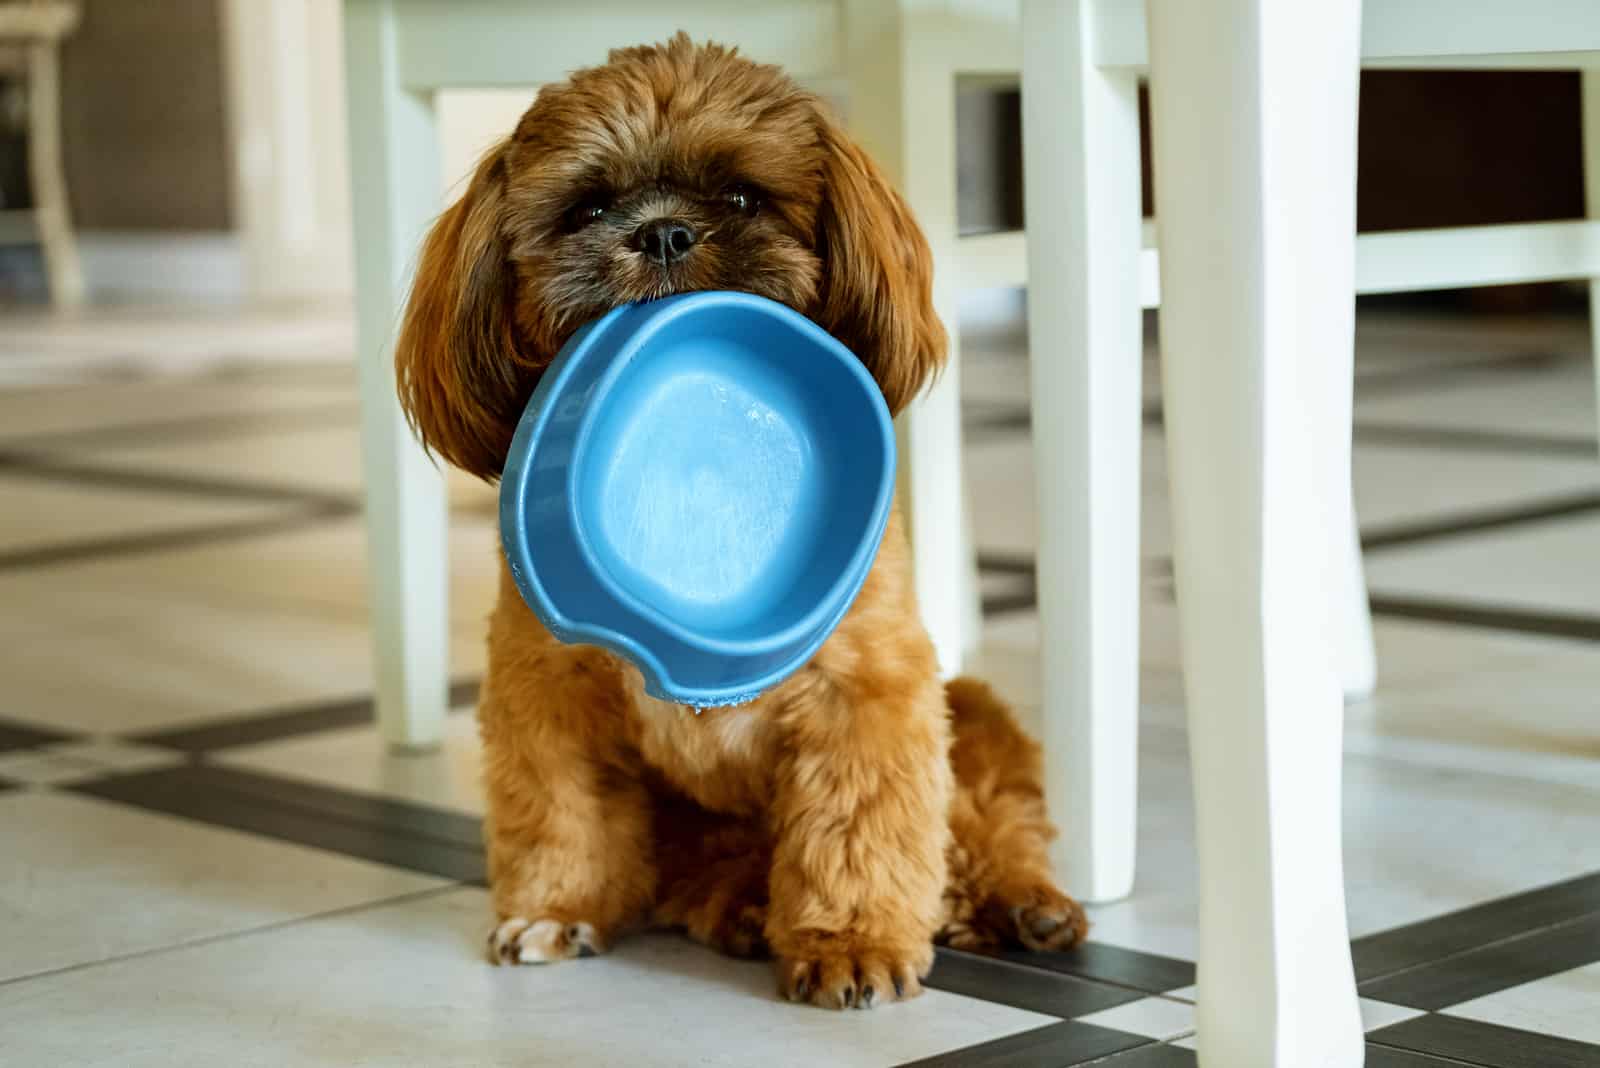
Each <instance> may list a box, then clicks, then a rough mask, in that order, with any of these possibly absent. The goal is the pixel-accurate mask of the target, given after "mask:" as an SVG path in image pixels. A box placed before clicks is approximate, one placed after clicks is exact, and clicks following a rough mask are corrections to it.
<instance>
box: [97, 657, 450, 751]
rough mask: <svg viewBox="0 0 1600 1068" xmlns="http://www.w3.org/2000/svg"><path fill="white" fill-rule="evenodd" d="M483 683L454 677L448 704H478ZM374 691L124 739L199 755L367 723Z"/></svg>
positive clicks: (282, 706) (156, 731) (369, 718)
mask: <svg viewBox="0 0 1600 1068" xmlns="http://www.w3.org/2000/svg"><path fill="white" fill-rule="evenodd" d="M481 686H482V678H481V676H476V675H470V676H464V677H461V678H454V679H451V680H450V688H449V691H448V692H447V693H446V695H445V696H446V702H447V710H448V711H449V712H455V711H457V710H461V711H465V710H466V706H469V705H475V704H476V703H477V700H478V691H479V689H480V688H481ZM375 701H376V696H375V695H374V694H372V693H370V692H369V693H363V694H356V695H353V696H348V697H335V698H329V699H324V700H319V701H304V702H299V703H296V704H291V705H280V706H277V707H275V708H269V709H257V710H253V711H247V712H244V713H242V714H240V715H229V716H224V717H221V718H218V719H214V720H208V721H205V722H202V723H193V724H189V725H186V726H182V727H158V728H155V729H153V730H147V731H141V732H138V733H135V734H131V735H122V736H117V737H118V738H119V740H121V741H127V742H134V743H137V744H140V745H152V746H160V747H162V748H166V749H171V750H173V751H174V752H182V753H189V754H190V755H192V756H196V757H198V756H200V755H203V754H207V753H215V752H223V751H226V750H229V749H234V748H238V747H241V746H250V745H257V744H261V743H265V742H278V741H284V740H287V739H290V738H298V737H301V736H304V735H308V734H319V733H321V732H323V731H329V730H338V729H340V728H344V727H356V726H363V725H365V724H368V723H371V722H372V721H373V719H374V718H375Z"/></svg>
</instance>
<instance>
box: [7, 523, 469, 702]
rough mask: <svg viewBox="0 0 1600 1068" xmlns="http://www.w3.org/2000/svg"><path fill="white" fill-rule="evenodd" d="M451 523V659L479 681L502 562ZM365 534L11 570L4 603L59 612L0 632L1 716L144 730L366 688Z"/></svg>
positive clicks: (336, 533) (465, 526)
mask: <svg viewBox="0 0 1600 1068" xmlns="http://www.w3.org/2000/svg"><path fill="white" fill-rule="evenodd" d="M452 535H453V536H452V563H453V565H454V568H453V571H454V574H453V578H452V586H451V593H452V616H453V620H454V622H453V626H452V634H451V637H452V645H451V670H452V672H453V673H454V674H456V675H457V676H458V677H469V676H472V675H475V674H478V673H480V672H481V671H482V670H483V663H484V656H485V646H484V638H485V634H486V629H487V628H486V623H485V620H486V619H487V616H488V612H489V607H490V605H491V604H492V603H493V598H494V595H495V586H496V582H497V579H498V571H497V568H498V564H497V562H496V557H495V555H494V554H495V552H496V550H495V547H494V532H493V528H492V526H490V525H488V524H486V523H483V522H462V523H457V524H456V525H455V529H454V530H453V532H452ZM364 546H365V542H364V536H363V533H362V530H361V525H360V522H359V521H358V520H350V521H348V522H344V523H340V524H337V525H335V527H334V528H333V529H329V530H322V529H313V530H306V531H301V532H297V533H292V534H284V535H280V536H276V537H269V538H255V539H249V540H247V541H238V542H228V543H225V544H215V545H206V546H198V547H195V548H191V549H185V550H176V551H170V552H160V553H150V554H139V555H137V556H126V557H117V558H111V559H105V560H100V561H94V562H85V563H81V564H73V565H70V566H69V565H63V566H56V567H51V568H46V569H37V570H25V571H12V572H7V573H3V574H0V604H5V605H7V606H8V607H10V606H15V611H17V613H18V614H19V615H27V616H29V617H30V618H35V619H39V620H46V621H49V622H48V626H46V625H45V624H43V623H41V624H37V625H36V626H35V627H34V628H32V629H31V630H29V631H24V632H22V633H20V634H18V635H16V636H14V637H12V636H8V637H9V638H10V640H8V641H7V642H5V643H3V644H0V677H4V678H5V679H6V684H7V685H6V687H5V690H4V692H0V717H7V718H11V719H16V720H19V721H23V722H28V723H35V724H39V725H43V726H57V727H61V728H64V729H74V730H81V731H90V732H97V733H133V732H138V731H146V730H156V729H161V728H166V727H175V726H184V725H191V724H195V723H200V722H206V721H210V720H217V719H223V718H228V717H232V716H238V715H243V714H247V713H252V712H257V711H261V710H266V709H275V708H280V707H284V706H288V705H295V704H303V703H307V702H316V701H327V700H329V699H333V698H345V697H351V696H359V695H361V694H364V693H370V692H371V688H372V646H371V642H372V638H371V633H370V631H369V630H368V628H367V604H366V596H367V588H366V581H365V576H364V573H363V572H364V562H363V561H364ZM8 614H9V613H8Z"/></svg>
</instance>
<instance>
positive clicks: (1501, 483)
mask: <svg viewBox="0 0 1600 1068" xmlns="http://www.w3.org/2000/svg"><path fill="white" fill-rule="evenodd" d="M1143 458H1144V459H1143V467H1142V473H1141V484H1142V495H1141V496H1142V501H1141V518H1142V522H1141V531H1142V533H1141V543H1140V552H1141V554H1142V555H1143V556H1144V557H1146V558H1151V557H1167V556H1170V555H1171V553H1172V521H1171V511H1170V508H1169V505H1168V500H1167V459H1166V445H1165V438H1164V437H1163V435H1162V434H1161V433H1160V432H1159V431H1157V430H1153V429H1147V430H1146V431H1145V434H1144V446H1143ZM1034 461H1035V458H1034V456H1033V447H1032V439H1031V438H1030V437H1029V436H1028V435H1026V434H1016V435H1013V436H1009V437H998V438H988V439H983V440H977V441H974V442H972V443H971V445H970V446H969V447H968V449H967V453H966V484H967V495H968V500H969V501H970V502H971V507H972V512H973V527H974V537H975V538H976V541H977V545H978V548H979V549H980V550H987V551H991V552H1002V553H1026V554H1031V553H1032V552H1033V551H1034V548H1035V545H1036V530H1035V527H1036V525H1037V522H1038V520H1037V515H1036V512H1035V508H1034V482H1033V480H1034V470H1035V468H1034ZM1597 487H1600V473H1597V470H1596V467H1595V464H1594V461H1593V460H1591V459H1589V458H1587V457H1574V456H1554V457H1552V456H1543V455H1528V454H1510V453H1507V454H1495V453H1483V452H1475V451H1470V452H1469V451H1465V450H1444V449H1424V448H1416V447H1401V446H1395V445H1378V444H1368V443H1362V442H1358V443H1357V444H1356V448H1355V491H1356V511H1357V515H1358V516H1359V517H1360V521H1361V525H1362V529H1363V530H1367V531H1373V530H1380V529H1384V528H1391V527H1394V526H1398V525H1401V524H1410V523H1416V522H1420V521H1423V520H1440V519H1445V518H1455V517H1458V516H1461V515H1466V514H1471V513H1474V512H1481V511H1485V510H1492V509H1500V508H1507V507H1513V506H1516V505H1520V504H1524V503H1526V502H1528V501H1531V500H1537V499H1540V498H1550V497H1558V496H1565V495H1569V494H1574V493H1580V492H1588V491H1592V490H1594V489H1596V488H1597ZM1399 552H1401V550H1399V549H1395V550H1385V552H1384V553H1383V554H1381V556H1379V557H1378V559H1380V560H1388V559H1389V558H1390V557H1391V556H1393V555H1395V554H1398V553H1399ZM1369 579H1370V576H1369ZM1378 588H1383V587H1381V586H1380V587H1378Z"/></svg>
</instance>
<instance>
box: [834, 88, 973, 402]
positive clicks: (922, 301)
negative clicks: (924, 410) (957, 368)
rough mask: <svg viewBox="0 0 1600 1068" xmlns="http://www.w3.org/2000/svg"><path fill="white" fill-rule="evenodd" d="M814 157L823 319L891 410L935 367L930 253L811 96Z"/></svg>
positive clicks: (896, 201)
mask: <svg viewBox="0 0 1600 1068" xmlns="http://www.w3.org/2000/svg"><path fill="white" fill-rule="evenodd" d="M816 114H817V118H816V122H817V129H818V144H819V145H820V146H821V148H822V150H823V152H824V153H825V158H824V162H823V174H822V180H823V193H822V197H823V199H822V207H821V210H820V211H819V212H818V214H817V251H818V254H819V255H820V257H821V259H822V271H823V278H822V286H821V294H820V297H819V303H820V305H821V310H820V312H819V314H818V316H817V318H818V321H819V322H820V323H821V324H822V326H823V327H824V328H825V329H826V330H827V331H828V332H829V333H831V334H833V335H834V336H835V337H837V338H838V339H839V340H840V341H842V342H844V344H845V345H846V346H848V347H849V348H850V350H851V351H853V352H854V353H855V354H856V355H857V356H858V357H860V359H861V361H862V362H863V363H864V364H866V366H867V370H869V371H871V372H872V377H873V378H875V379H877V381H878V387H879V388H880V389H882V390H883V396H884V399H885V400H886V401H888V403H889V410H890V411H891V412H895V413H899V411H900V410H901V409H902V408H904V407H905V406H906V405H907V404H909V403H910V402H911V399H912V398H913V397H915V396H916V395H917V393H918V391H920V390H921V389H922V387H923V386H924V385H926V384H927V382H928V380H929V379H930V378H932V377H933V376H934V375H935V374H937V373H938V371H939V369H940V368H941V367H943V366H944V359H945V333H944V326H943V324H941V323H940V322H939V317H938V316H937V315H935V314H934V310H933V254H932V253H931V252H930V251H929V250H928V242H927V239H926V238H924V237H923V236H922V231H921V230H920V229H918V227H917V224H916V221H915V220H914V219H912V218H911V212H910V211H909V210H908V209H907V208H906V204H905V201H904V200H902V199H900V194H899V193H897V192H895V190H894V187H892V186H891V185H890V184H889V182H888V180H887V179H885V178H884V176H883V174H882V172H880V171H879V170H878V168H877V165H876V164H874V163H873V162H872V160H871V159H870V158H869V157H868V156H867V154H866V153H865V152H863V151H862V150H861V147H860V146H859V145H857V144H856V143H855V142H854V141H852V140H851V139H850V137H849V135H848V134H846V133H845V132H844V130H843V129H842V128H841V127H840V126H839V124H838V122H837V121H835V120H834V119H833V118H832V117H831V116H829V115H827V114H826V113H825V112H824V111H823V108H822V105H821V104H820V103H819V104H818V106H817V112H816Z"/></svg>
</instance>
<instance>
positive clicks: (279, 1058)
mask: <svg viewBox="0 0 1600 1068" xmlns="http://www.w3.org/2000/svg"><path fill="white" fill-rule="evenodd" d="M487 915H488V905H487V902H486V900H485V895H484V894H483V893H482V892H481V891H478V890H468V889H463V890H458V891H453V892H449V893H445V894H441V895H436V896H431V897H427V898H423V899H419V900H414V901H411V902H408V903H404V904H396V905H392V906H385V907H380V908H374V909H365V910H361V911H358V912H353V913H348V914H345V915H341V916H336V917H328V918H325V919H321V920H317V921H313V922H309V923H303V924H296V925H293V926H290V927H286V928H283V929H280V930H277V931H270V932H263V933H261V934H258V935H251V936H246V937H243V938H237V939H229V940H226V941H220V942H215V943H212V944H209V945H204V946H196V947H191V948H187V949H183V950H178V951H175V952H171V953H163V954H159V955H156V956H151V957H146V958H143V959H140V960H137V961H129V962H125V963H119V964H110V965H106V966H103V967H97V968H89V969H83V970H80V971H74V972H69V973H64V974H61V975H55V976H49V977H44V978H41V979H37V980H33V981H30V982H28V983H26V984H19V985H16V986H10V987H0V1032H4V1033H6V1034H8V1035H11V1036H15V1037H14V1038H13V1039H12V1040H11V1041H10V1042H9V1043H8V1045H9V1046H10V1052H11V1054H12V1055H13V1056H14V1057H16V1059H17V1061H18V1063H21V1064H50V1065H61V1066H68V1065H80V1064H107V1063H116V1064H118V1065H127V1066H130V1068H133V1066H139V1065H160V1066H162V1068H165V1066H167V1065H172V1064H174V1063H184V1064H238V1065H262V1066H279V1065H285V1064H295V1065H308V1066H309V1065H341V1066H342V1065H348V1064H353V1063H360V1064H363V1065H371V1066H379V1065H407V1066H410V1065H482V1066H493V1065H508V1066H509V1065H516V1066H519V1068H534V1066H542V1065H549V1066H552V1068H554V1066H563V1068H564V1066H567V1065H651V1066H659V1068H671V1066H678V1065H683V1066H688V1065H696V1066H700V1065H727V1066H738V1068H746V1066H749V1065H752V1064H759V1065H762V1066H764V1068H785V1066H790V1065H794V1066H806V1068H810V1066H813V1065H828V1066H830V1068H834V1066H837V1068H849V1066H854V1065H860V1066H864V1068H865V1066H871V1068H881V1066H882V1065H886V1064H895V1063H899V1062H901V1061H906V1060H912V1059H916V1058H919V1057H926V1056H931V1055H933V1054H935V1053H939V1052H942V1051H945V1050H949V1049H956V1048H961V1047H964V1046H968V1045H971V1044H974V1043H977V1042H982V1041H986V1040H988V1039H991V1038H998V1037H1001V1036H1003V1035H1006V1034H1011V1033H1014V1032H1016V1031H1021V1030H1026V1029H1030V1028H1033V1027H1038V1026H1042V1025H1044V1024H1048V1023H1052V1022H1054V1021H1053V1019H1052V1018H1050V1017H1045V1016H1039V1015H1036V1014H1034V1013H1029V1012H1024V1011H1021V1010H1018V1009H1012V1008H1008V1007H1005V1006H1001V1005H993V1004H989V1003H985V1002H980V1001H974V1000H970V999H967V998H963V997H958V996H955V995H951V994H944V993H941V992H938V991H930V992H928V993H927V994H925V995H923V996H922V997H921V998H919V999H917V1000H916V1001H913V1002H910V1003H908V1004H903V1005H891V1006H887V1007H884V1008H880V1009H876V1010H873V1011H870V1012H845V1013H832V1012H825V1011H823V1010H819V1009H813V1008H810V1007H806V1006H798V1005H790V1004H788V1003H785V1002H782V1001H779V1000H778V999H777V998H776V997H775V995H774V992H773V990H774V983H773V980H772V973H771V968H770V965H767V964H762V963H749V962H735V961H731V960H728V959H726V958H723V957H719V956H717V955H716V954H714V953H712V952H711V951H709V950H707V949H704V948H702V947H700V946H697V945H694V944H692V943H690V942H688V941H687V940H684V939H681V938H677V937H674V936H667V935H658V936H638V937H634V938H630V939H627V940H624V941H623V942H622V943H621V944H620V945H619V946H618V947H617V948H616V949H615V950H614V951H613V952H612V953H611V954H609V955H607V956H604V957H599V958H595V959H592V960H584V961H578V962H571V963H565V964H559V965H552V966H548V967H523V968H495V967H492V966H491V965H489V964H487V963H485V962H484V960H483V957H482V952H481V948H480V947H481V944H482V940H483V931H484V920H485V917H486V916H487ZM67 1020H72V1021H75V1023H74V1024H73V1025H72V1026H70V1027H67V1026H48V1025H45V1024H42V1023H41V1021H67Z"/></svg>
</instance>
